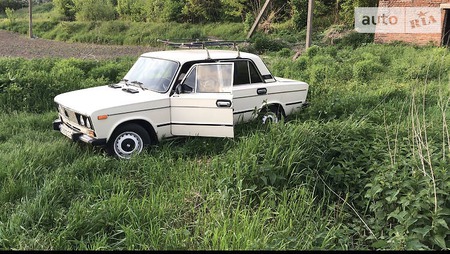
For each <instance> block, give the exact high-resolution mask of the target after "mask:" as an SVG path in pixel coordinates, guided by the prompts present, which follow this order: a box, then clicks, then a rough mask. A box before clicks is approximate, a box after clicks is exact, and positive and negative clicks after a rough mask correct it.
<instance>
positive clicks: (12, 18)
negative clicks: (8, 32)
mask: <svg viewBox="0 0 450 254" xmlns="http://www.w3.org/2000/svg"><path fill="white" fill-rule="evenodd" d="M5 13H6V17H7V18H8V22H9V25H10V26H13V25H14V23H16V14H15V13H14V10H13V9H10V8H6V9H5Z"/></svg>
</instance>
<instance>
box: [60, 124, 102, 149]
mask: <svg viewBox="0 0 450 254" xmlns="http://www.w3.org/2000/svg"><path fill="white" fill-rule="evenodd" d="M62 128H64V132H63V130H62ZM53 130H55V131H59V132H61V133H62V134H64V135H65V136H66V137H68V138H70V139H72V141H74V142H75V141H82V142H84V143H88V144H91V145H93V146H103V145H106V139H104V138H101V139H97V138H93V137H90V136H88V135H86V134H84V133H81V132H79V131H77V130H74V129H73V128H71V127H70V126H67V125H65V124H64V123H63V122H62V121H61V120H60V119H56V120H55V121H53Z"/></svg>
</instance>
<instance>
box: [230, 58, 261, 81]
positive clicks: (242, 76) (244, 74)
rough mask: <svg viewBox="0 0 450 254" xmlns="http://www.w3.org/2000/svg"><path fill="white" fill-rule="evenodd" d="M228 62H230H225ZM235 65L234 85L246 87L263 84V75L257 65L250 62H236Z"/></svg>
mask: <svg viewBox="0 0 450 254" xmlns="http://www.w3.org/2000/svg"><path fill="white" fill-rule="evenodd" d="M225 62H228V61H225ZM233 63H234V74H233V77H234V82H233V84H234V85H244V84H253V83H261V82H263V80H262V78H261V75H260V74H259V72H258V70H257V69H256V67H255V65H254V64H253V63H252V62H251V61H248V60H235V61H233Z"/></svg>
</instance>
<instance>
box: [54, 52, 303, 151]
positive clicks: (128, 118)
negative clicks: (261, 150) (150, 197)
mask: <svg viewBox="0 0 450 254" xmlns="http://www.w3.org/2000/svg"><path fill="white" fill-rule="evenodd" d="M307 93H308V84H306V83H305V82H301V81H296V80H291V79H286V78H280V77H274V76H273V75H272V74H271V73H270V71H269V70H268V68H267V67H266V65H265V64H264V63H263V61H262V60H261V58H260V57H259V56H257V55H255V54H250V53H245V52H239V51H233V50H207V49H198V50H197V49H195V50H169V51H156V52H149V53H145V54H142V55H141V56H140V57H139V58H138V59H137V61H136V62H135V63H134V65H133V66H132V68H131V69H130V70H129V71H128V73H127V74H126V75H125V77H124V78H123V79H122V81H120V82H119V83H117V84H110V85H104V86H99V87H92V88H87V89H82V90H76V91H71V92H67V93H63V94H60V95H57V96H56V97H55V99H54V100H55V102H56V103H57V104H58V111H59V117H58V119H56V120H55V121H54V122H53V129H55V130H58V131H60V132H61V133H62V134H64V135H65V136H67V137H68V138H70V139H71V140H73V141H82V142H86V143H90V144H92V145H95V146H106V150H107V151H108V153H109V154H111V155H113V156H116V157H118V158H125V159H128V158H130V157H131V156H133V155H136V154H139V153H140V152H141V151H142V150H143V149H144V147H145V146H147V145H150V144H155V143H157V142H158V141H160V140H162V139H163V138H168V137H174V136H202V137H233V136H234V126H235V125H236V124H237V123H241V122H248V121H250V120H253V119H255V118H256V117H260V120H261V121H262V122H263V123H267V122H268V121H271V122H278V121H279V119H280V118H281V117H284V116H287V115H289V114H291V113H293V112H295V111H296V110H299V109H301V108H302V107H303V106H305V105H306V99H307ZM256 112H257V113H258V114H256Z"/></svg>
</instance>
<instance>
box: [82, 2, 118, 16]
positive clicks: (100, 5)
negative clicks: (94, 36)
mask: <svg viewBox="0 0 450 254" xmlns="http://www.w3.org/2000/svg"><path fill="white" fill-rule="evenodd" d="M74 4H75V10H76V14H75V17H76V19H77V20H79V21H101V20H103V21H108V20H114V19H115V18H116V10H115V8H114V5H113V4H112V3H111V2H110V1H109V0H74Z"/></svg>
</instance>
